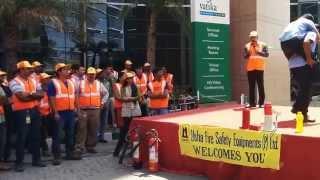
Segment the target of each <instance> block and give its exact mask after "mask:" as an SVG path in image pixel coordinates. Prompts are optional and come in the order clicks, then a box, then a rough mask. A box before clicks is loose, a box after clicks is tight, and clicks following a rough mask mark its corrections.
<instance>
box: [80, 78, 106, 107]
mask: <svg viewBox="0 0 320 180" xmlns="http://www.w3.org/2000/svg"><path fill="white" fill-rule="evenodd" d="M100 90H101V85H100V82H99V81H97V80H95V81H94V82H93V83H90V82H89V81H88V80H82V81H80V93H79V107H80V108H99V107H100V106H101V94H100Z"/></svg>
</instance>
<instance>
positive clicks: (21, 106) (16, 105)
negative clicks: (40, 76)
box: [12, 76, 37, 111]
mask: <svg viewBox="0 0 320 180" xmlns="http://www.w3.org/2000/svg"><path fill="white" fill-rule="evenodd" d="M13 81H16V82H17V83H18V84H20V86H21V87H22V90H23V92H25V93H29V94H31V93H35V92H36V84H37V83H36V81H35V80H34V79H32V78H28V80H24V79H22V78H20V77H18V76H17V77H15V78H14V80H13ZM36 104H37V102H36V101H35V100H33V101H28V102H25V101H21V100H20V99H19V98H18V97H17V96H16V95H15V94H14V95H13V96H12V109H13V111H20V110H26V109H31V108H34V107H35V106H36Z"/></svg>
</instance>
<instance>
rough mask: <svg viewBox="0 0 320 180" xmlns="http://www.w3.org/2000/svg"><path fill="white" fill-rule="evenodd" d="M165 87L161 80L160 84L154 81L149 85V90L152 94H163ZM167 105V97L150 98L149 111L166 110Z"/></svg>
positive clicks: (164, 82)
mask: <svg viewBox="0 0 320 180" xmlns="http://www.w3.org/2000/svg"><path fill="white" fill-rule="evenodd" d="M166 85H167V83H166V81H165V80H161V81H160V82H159V81H156V80H155V81H153V82H150V83H149V88H150V90H151V93H152V94H163V93H164V91H165V88H166ZM168 105H169V96H168V97H166V98H161V99H153V98H150V105H149V106H150V108H151V109H162V108H167V107H168Z"/></svg>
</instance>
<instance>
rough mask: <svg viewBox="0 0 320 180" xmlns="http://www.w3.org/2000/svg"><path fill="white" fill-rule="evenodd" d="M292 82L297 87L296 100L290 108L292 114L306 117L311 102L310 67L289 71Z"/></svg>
mask: <svg viewBox="0 0 320 180" xmlns="http://www.w3.org/2000/svg"><path fill="white" fill-rule="evenodd" d="M290 72H291V74H292V78H293V81H294V82H295V83H296V85H297V95H296V100H295V102H294V104H293V106H292V110H291V112H292V113H297V112H299V111H300V112H302V114H303V115H304V116H307V113H308V107H309V104H310V101H311V83H312V82H311V73H312V70H311V67H310V66H309V65H305V66H303V67H297V68H292V69H290Z"/></svg>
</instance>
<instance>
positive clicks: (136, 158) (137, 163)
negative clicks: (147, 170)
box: [130, 128, 142, 169]
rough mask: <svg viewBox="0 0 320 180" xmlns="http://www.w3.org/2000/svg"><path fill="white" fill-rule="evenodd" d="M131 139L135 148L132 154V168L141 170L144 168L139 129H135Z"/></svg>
mask: <svg viewBox="0 0 320 180" xmlns="http://www.w3.org/2000/svg"><path fill="white" fill-rule="evenodd" d="M130 139H131V142H132V147H133V148H135V149H134V151H133V153H132V161H133V164H132V166H133V167H134V168H135V169H140V168H141V167H142V160H141V155H140V147H139V146H140V145H141V143H140V138H139V128H134V129H133V130H132V131H131V133H130Z"/></svg>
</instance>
